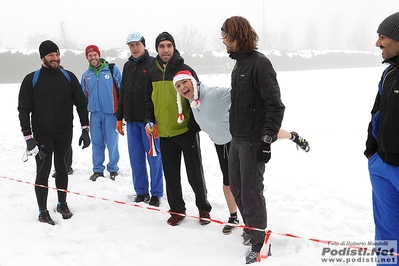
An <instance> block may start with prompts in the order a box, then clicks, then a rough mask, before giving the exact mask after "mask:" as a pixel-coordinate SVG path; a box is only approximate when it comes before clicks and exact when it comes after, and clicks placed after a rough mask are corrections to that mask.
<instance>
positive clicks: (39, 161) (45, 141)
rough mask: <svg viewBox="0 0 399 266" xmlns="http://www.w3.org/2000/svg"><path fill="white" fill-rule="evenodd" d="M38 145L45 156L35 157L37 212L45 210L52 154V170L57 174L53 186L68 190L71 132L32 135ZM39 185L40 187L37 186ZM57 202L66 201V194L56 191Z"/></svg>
mask: <svg viewBox="0 0 399 266" xmlns="http://www.w3.org/2000/svg"><path fill="white" fill-rule="evenodd" d="M33 137H34V138H35V140H36V141H37V142H38V143H39V147H40V148H41V151H42V152H44V153H45V154H46V155H47V156H46V157H44V158H40V156H39V155H36V181H35V184H36V186H35V193H36V199H37V204H38V206H39V210H45V209H47V195H48V188H47V187H48V178H49V175H50V171H51V164H52V161H53V160H52V157H53V154H54V168H55V171H56V172H57V178H56V179H55V185H56V187H57V188H58V189H67V188H68V175H67V165H68V160H69V158H70V156H71V151H70V149H71V143H72V130H71V131H68V132H63V133H59V134H50V135H41V134H33ZM37 185H41V186H37ZM57 195H58V201H59V202H65V201H66V192H62V191H59V190H58V191H57Z"/></svg>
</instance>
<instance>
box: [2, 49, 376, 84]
mask: <svg viewBox="0 0 399 266" xmlns="http://www.w3.org/2000/svg"><path fill="white" fill-rule="evenodd" d="M119 54H120V52H119V51H117V50H113V49H111V50H107V51H104V52H102V53H101V56H102V57H104V58H105V59H106V60H107V61H109V62H113V63H115V64H116V65H117V66H118V67H119V68H120V69H121V70H122V68H123V65H124V63H125V62H126V61H127V59H128V54H126V56H125V58H121V56H120V55H119ZM150 54H151V55H153V56H155V54H153V53H150ZM266 55H267V57H268V58H269V59H270V61H271V62H272V64H273V66H274V68H275V69H276V71H294V70H310V69H326V68H360V67H376V66H380V65H381V62H382V59H381V56H380V55H376V54H372V53H349V52H329V53H324V54H317V53H315V52H310V54H307V56H301V55H299V54H298V53H288V52H279V53H266ZM118 56H119V57H118ZM182 56H183V58H184V59H185V62H186V63H187V64H188V65H190V66H191V67H192V68H193V69H195V71H196V72H197V74H199V75H202V74H225V73H230V72H231V71H232V68H233V66H234V63H235V62H234V61H233V60H232V59H230V58H229V57H228V56H227V54H226V55H225V56H215V55H213V54H212V52H207V53H204V54H201V55H197V54H188V53H183V52H182ZM122 57H123V56H122ZM0 62H2V64H0V83H20V82H21V81H22V79H23V78H24V77H25V75H26V74H28V73H30V72H33V71H35V70H36V69H38V68H40V67H41V63H42V61H41V60H40V58H39V54H38V53H32V54H29V55H26V54H22V53H19V52H17V53H11V52H10V51H7V52H4V53H0ZM61 65H62V66H64V67H65V68H66V69H68V70H71V71H72V72H74V73H75V75H76V76H77V77H78V79H80V77H81V75H82V73H83V72H84V71H85V70H86V69H87V67H88V62H87V60H86V58H85V56H84V54H83V52H82V53H80V54H76V53H75V52H72V51H70V50H67V51H65V52H64V53H63V54H62V56H61Z"/></svg>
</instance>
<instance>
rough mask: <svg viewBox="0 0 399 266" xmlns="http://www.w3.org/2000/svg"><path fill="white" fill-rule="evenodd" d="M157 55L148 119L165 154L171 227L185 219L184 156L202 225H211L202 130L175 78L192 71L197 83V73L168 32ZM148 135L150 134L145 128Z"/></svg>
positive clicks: (158, 41) (151, 77)
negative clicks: (204, 168)
mask: <svg viewBox="0 0 399 266" xmlns="http://www.w3.org/2000/svg"><path fill="white" fill-rule="evenodd" d="M155 48H156V50H157V52H158V55H157V57H156V60H155V67H154V68H152V70H151V71H150V73H149V83H148V84H147V88H146V117H147V120H148V121H149V122H152V123H155V124H156V125H157V126H158V134H159V137H160V146H161V147H160V148H161V152H162V154H163V156H162V166H163V170H164V176H165V181H166V193H167V198H168V203H169V206H170V214H171V217H170V218H169V219H168V224H169V225H171V226H176V225H179V223H180V222H181V221H182V220H183V219H184V218H185V211H186V207H185V202H184V200H183V195H182V188H181V183H180V181H181V176H180V166H181V165H180V164H181V155H182V153H183V156H184V161H185V164H186V171H187V177H188V180H189V183H190V185H191V187H192V189H193V191H194V193H195V197H196V200H195V202H196V204H197V207H198V210H199V216H200V220H199V221H200V224H201V225H205V224H209V222H210V220H209V219H210V214H209V213H210V211H211V209H212V207H211V205H210V204H209V202H208V200H207V191H206V185H205V179H204V172H203V168H202V159H201V150H200V146H199V130H200V129H199V126H198V124H197V123H196V122H195V120H194V116H193V115H192V114H191V108H190V106H189V103H188V100H186V99H184V98H183V99H181V98H180V95H179V94H178V93H177V92H176V90H175V88H174V85H173V77H174V75H175V74H176V73H177V72H179V71H181V70H189V71H190V72H191V73H192V74H193V76H194V77H195V78H196V80H198V77H197V75H196V73H195V72H194V70H193V69H192V68H191V67H189V66H188V65H186V64H184V59H183V58H182V57H181V56H180V53H179V52H178V50H177V49H176V45H175V41H174V39H173V37H172V35H170V34H169V33H168V32H162V33H160V34H159V35H158V37H157V38H156V41H155ZM146 131H147V135H148V136H149V137H151V132H150V131H149V130H148V127H146Z"/></svg>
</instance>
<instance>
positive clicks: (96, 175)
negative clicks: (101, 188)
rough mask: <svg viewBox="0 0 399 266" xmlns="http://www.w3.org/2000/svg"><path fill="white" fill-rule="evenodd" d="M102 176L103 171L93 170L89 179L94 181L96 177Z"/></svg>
mask: <svg viewBox="0 0 399 266" xmlns="http://www.w3.org/2000/svg"><path fill="white" fill-rule="evenodd" d="M103 176H104V174H103V173H100V172H95V173H94V174H92V175H91V176H90V180H91V181H96V180H97V178H99V177H103Z"/></svg>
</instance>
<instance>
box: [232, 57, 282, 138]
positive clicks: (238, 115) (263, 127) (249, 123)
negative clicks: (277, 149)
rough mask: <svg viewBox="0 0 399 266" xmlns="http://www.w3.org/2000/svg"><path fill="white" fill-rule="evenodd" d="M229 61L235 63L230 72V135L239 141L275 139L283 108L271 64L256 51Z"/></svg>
mask: <svg viewBox="0 0 399 266" xmlns="http://www.w3.org/2000/svg"><path fill="white" fill-rule="evenodd" d="M230 58H232V59H235V60H236V64H235V66H234V69H233V71H232V73H231V88H232V90H231V107H230V118H229V121H230V133H231V135H232V136H233V138H236V139H240V140H260V138H261V137H262V136H263V135H269V136H276V135H277V133H278V131H279V130H280V127H281V123H282V120H283V116H284V111H285V106H284V104H283V103H282V101H281V98H280V88H279V85H278V82H277V78H276V72H275V71H274V69H273V66H272V64H271V62H270V61H269V59H268V58H267V57H266V56H265V55H264V54H262V53H260V52H258V51H252V52H247V53H240V52H236V53H233V54H231V55H230Z"/></svg>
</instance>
